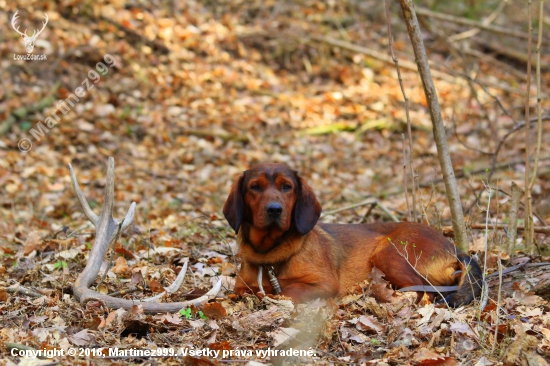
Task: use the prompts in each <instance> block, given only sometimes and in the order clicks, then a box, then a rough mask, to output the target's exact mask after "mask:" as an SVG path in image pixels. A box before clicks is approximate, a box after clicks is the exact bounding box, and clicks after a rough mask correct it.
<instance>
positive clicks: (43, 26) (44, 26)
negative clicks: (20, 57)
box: [33, 13, 49, 37]
mask: <svg viewBox="0 0 550 366" xmlns="http://www.w3.org/2000/svg"><path fill="white" fill-rule="evenodd" d="M44 18H45V19H46V22H42V29H40V31H38V29H36V30H35V31H34V33H36V32H37V31H38V33H36V36H37V37H38V35H39V34H40V33H42V31H43V30H44V28H46V24H48V20H49V18H48V14H46V13H44ZM33 36H34V34H33Z"/></svg>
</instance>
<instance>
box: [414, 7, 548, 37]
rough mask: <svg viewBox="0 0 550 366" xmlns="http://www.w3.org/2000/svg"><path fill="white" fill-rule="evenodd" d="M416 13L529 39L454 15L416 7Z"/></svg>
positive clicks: (524, 34) (509, 30)
mask: <svg viewBox="0 0 550 366" xmlns="http://www.w3.org/2000/svg"><path fill="white" fill-rule="evenodd" d="M416 13H417V14H418V15H420V16H424V17H429V18H433V19H438V20H444V21H446V22H451V23H456V24H461V25H467V26H470V27H476V28H479V29H483V30H485V31H489V32H492V33H497V34H502V35H506V36H511V37H516V38H520V39H529V34H527V33H525V32H522V31H519V30H515V29H510V28H504V27H499V26H496V25H486V24H483V22H477V21H475V20H471V19H466V18H461V17H457V16H454V15H449V14H443V13H438V12H435V11H431V10H428V9H426V8H421V7H417V8H416ZM543 43H544V44H550V40H548V39H544V40H543Z"/></svg>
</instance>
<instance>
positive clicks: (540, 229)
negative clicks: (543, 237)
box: [442, 223, 550, 237]
mask: <svg viewBox="0 0 550 366" xmlns="http://www.w3.org/2000/svg"><path fill="white" fill-rule="evenodd" d="M468 227H469V228H470V229H474V230H485V224H482V223H473V224H470V225H468ZM490 227H491V228H493V229H499V230H508V225H505V224H491V225H490ZM534 229H535V232H536V233H539V234H550V227H548V226H535V227H534ZM524 230H525V226H523V225H518V227H517V231H524ZM442 232H443V235H445V236H449V237H452V236H454V231H453V227H452V226H443V227H442Z"/></svg>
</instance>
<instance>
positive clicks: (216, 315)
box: [202, 302, 227, 319]
mask: <svg viewBox="0 0 550 366" xmlns="http://www.w3.org/2000/svg"><path fill="white" fill-rule="evenodd" d="M202 312H203V314H204V315H206V316H207V317H209V318H212V319H221V318H223V317H225V316H227V311H226V310H225V308H224V307H223V306H222V304H220V303H219V302H211V303H208V304H205V305H204V306H203V307H202Z"/></svg>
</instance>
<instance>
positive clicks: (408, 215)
mask: <svg viewBox="0 0 550 366" xmlns="http://www.w3.org/2000/svg"><path fill="white" fill-rule="evenodd" d="M384 1H387V0H384ZM401 136H402V140H403V191H404V193H405V202H406V203H407V217H408V218H409V221H412V215H411V204H410V203H409V183H408V179H407V178H408V176H409V175H408V174H407V145H406V142H405V134H401Z"/></svg>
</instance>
